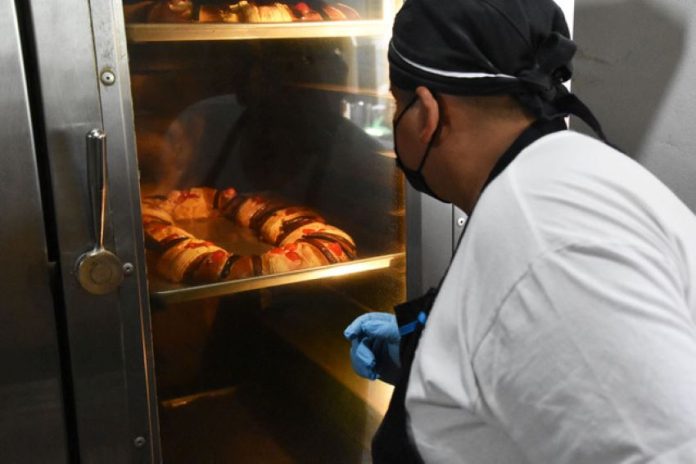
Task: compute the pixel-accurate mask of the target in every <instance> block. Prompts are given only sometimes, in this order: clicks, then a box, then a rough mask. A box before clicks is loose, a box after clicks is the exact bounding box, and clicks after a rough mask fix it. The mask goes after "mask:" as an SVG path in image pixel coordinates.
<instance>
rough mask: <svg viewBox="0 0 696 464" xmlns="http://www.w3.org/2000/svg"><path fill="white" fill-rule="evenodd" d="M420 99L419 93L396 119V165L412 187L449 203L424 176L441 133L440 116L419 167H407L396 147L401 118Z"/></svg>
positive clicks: (394, 130) (394, 131)
mask: <svg viewBox="0 0 696 464" xmlns="http://www.w3.org/2000/svg"><path fill="white" fill-rule="evenodd" d="M417 101H418V95H415V96H414V97H413V98H412V99H411V101H410V102H409V103H408V105H406V108H404V110H403V111H402V112H401V114H399V116H397V118H396V119H395V120H394V128H393V131H392V133H393V134H394V153H396V165H397V166H399V169H401V171H403V173H404V176H406V180H408V183H409V184H411V187H413V188H414V189H415V190H417V191H419V192H421V193H424V194H426V195H428V196H431V197H433V198H435V199H436V200H438V201H441V202H443V203H449V202H448V201H445V200H443V199H442V198H440V197H438V196H437V195H436V194H435V192H433V190H432V189H431V188H430V186H429V185H428V183H427V182H426V181H425V176H423V172H422V171H423V166H424V165H425V160H427V159H428V155H429V154H430V149H431V148H432V146H433V143H434V142H435V139H437V136H438V135H439V134H440V128H441V126H440V119H439V118H438V121H437V128H436V129H435V132H434V133H433V136H432V137H431V138H430V141H429V142H428V147H427V148H426V149H425V154H423V159H422V160H421V163H420V166H418V169H416V170H413V169H409V168H407V167H406V166H405V165H404V163H403V162H402V161H401V157H400V156H399V150H398V149H397V147H396V128H397V126H398V125H399V122H401V118H403V117H404V114H406V112H407V111H408V110H409V109H410V108H411V107H412V106H413V105H414V104H415V103H416V102H417Z"/></svg>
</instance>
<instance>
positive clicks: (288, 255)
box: [285, 251, 302, 261]
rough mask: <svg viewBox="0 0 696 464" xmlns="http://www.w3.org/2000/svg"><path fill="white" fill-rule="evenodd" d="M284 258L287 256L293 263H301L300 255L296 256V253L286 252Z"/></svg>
mask: <svg viewBox="0 0 696 464" xmlns="http://www.w3.org/2000/svg"><path fill="white" fill-rule="evenodd" d="M285 256H287V257H288V258H290V259H291V260H293V261H302V257H301V256H300V255H298V254H297V253H295V252H294V251H288V252H287V253H285Z"/></svg>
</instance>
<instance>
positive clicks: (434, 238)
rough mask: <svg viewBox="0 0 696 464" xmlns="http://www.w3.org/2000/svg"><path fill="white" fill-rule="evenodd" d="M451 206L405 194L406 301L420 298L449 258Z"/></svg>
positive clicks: (452, 240) (419, 196) (434, 280)
mask: <svg viewBox="0 0 696 464" xmlns="http://www.w3.org/2000/svg"><path fill="white" fill-rule="evenodd" d="M452 218H453V206H452V205H450V204H445V203H442V202H439V201H437V200H435V199H433V198H430V197H429V196H427V195H423V194H420V193H418V192H416V191H415V190H413V189H412V188H411V187H410V186H408V187H407V191H406V219H407V230H406V238H407V245H406V259H407V261H406V269H407V277H406V279H407V285H408V297H409V298H414V297H417V296H420V295H422V294H423V293H425V292H426V291H427V289H428V288H430V287H435V286H437V284H438V283H439V282H440V279H441V278H442V276H443V275H444V273H445V271H446V270H447V266H448V265H449V262H450V259H451V258H452V244H453V243H454V234H453V226H452Z"/></svg>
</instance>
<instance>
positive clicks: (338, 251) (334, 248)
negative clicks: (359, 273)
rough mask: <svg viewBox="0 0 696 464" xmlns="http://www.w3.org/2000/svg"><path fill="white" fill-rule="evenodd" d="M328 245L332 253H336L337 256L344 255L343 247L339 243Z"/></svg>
mask: <svg viewBox="0 0 696 464" xmlns="http://www.w3.org/2000/svg"><path fill="white" fill-rule="evenodd" d="M327 246H328V247H329V250H331V253H333V254H335V255H336V256H343V248H341V245H339V244H338V243H329V244H328V245H327Z"/></svg>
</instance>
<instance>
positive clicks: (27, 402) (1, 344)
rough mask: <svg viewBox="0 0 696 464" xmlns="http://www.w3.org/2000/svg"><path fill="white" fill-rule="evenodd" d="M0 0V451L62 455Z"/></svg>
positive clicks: (7, 28)
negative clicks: (0, 371)
mask: <svg viewBox="0 0 696 464" xmlns="http://www.w3.org/2000/svg"><path fill="white" fill-rule="evenodd" d="M14 6H15V5H14V2H13V1H11V0H2V1H0V102H2V108H3V111H2V113H0V147H2V158H3V164H2V170H0V217H2V227H1V228H0V257H1V258H0V263H1V264H2V266H0V282H2V283H1V284H0V294H2V303H1V304H0V365H1V366H2V376H1V377H0V456H1V457H2V461H3V462H22V463H32V462H36V463H43V462H55V463H63V462H68V442H67V439H68V438H67V432H66V429H65V410H64V406H63V393H62V387H61V374H60V359H59V356H60V355H59V349H58V340H57V330H56V320H55V309H54V304H53V296H52V294H51V287H50V275H49V272H50V268H49V262H48V256H47V246H46V239H45V232H44V222H43V212H42V205H41V196H40V187H39V180H38V171H37V165H36V154H35V150H34V142H33V134H32V127H31V119H30V118H31V116H30V108H29V100H28V91H27V86H26V80H25V78H26V76H25V72H24V63H23V58H22V52H21V43H20V35H19V28H18V23H17V16H16V12H15V8H14Z"/></svg>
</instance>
